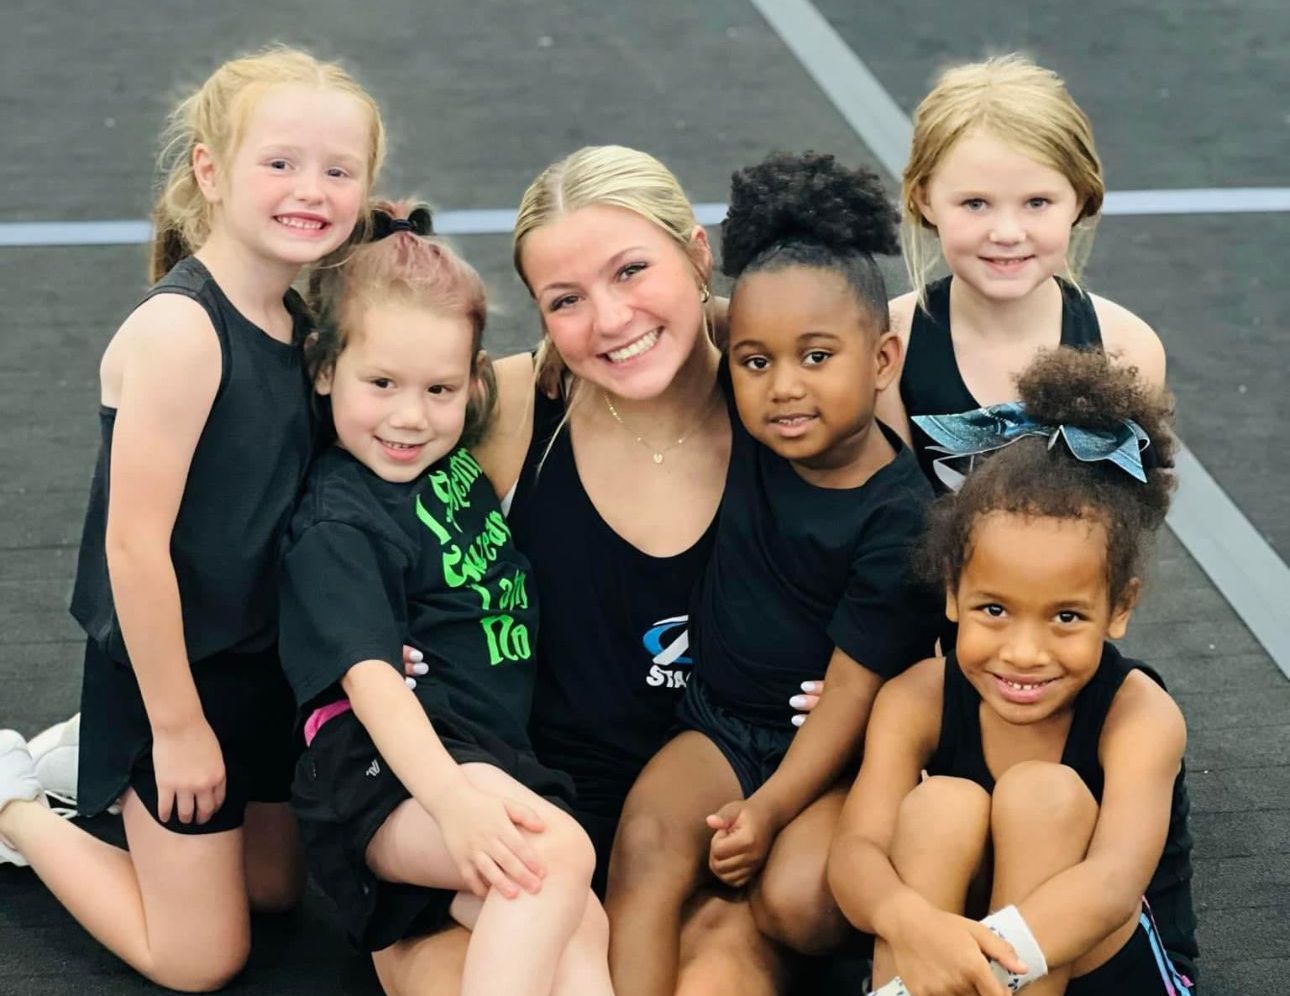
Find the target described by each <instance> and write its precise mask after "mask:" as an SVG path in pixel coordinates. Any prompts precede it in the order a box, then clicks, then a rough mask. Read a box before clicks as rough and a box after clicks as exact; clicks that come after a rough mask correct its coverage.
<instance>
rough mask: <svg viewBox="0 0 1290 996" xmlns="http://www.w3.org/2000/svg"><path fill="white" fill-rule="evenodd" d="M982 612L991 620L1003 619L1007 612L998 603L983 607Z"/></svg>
mask: <svg viewBox="0 0 1290 996" xmlns="http://www.w3.org/2000/svg"><path fill="white" fill-rule="evenodd" d="M980 610H981V611H982V612H984V613H985V614H986V615H987V616H989V617H990V618H991V619H1002V618H1003V615H1004V612H1005V609H1004V607H1003V606H1002V605H1000V604H999V603H998V602H990V603H989V604H987V605H982V606H981V607H980Z"/></svg>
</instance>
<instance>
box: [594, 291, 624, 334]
mask: <svg viewBox="0 0 1290 996" xmlns="http://www.w3.org/2000/svg"><path fill="white" fill-rule="evenodd" d="M590 297H591V306H592V309H593V312H592V321H593V323H594V327H595V331H596V332H598V333H600V334H601V335H606V336H611V335H614V334H616V333H618V332H621V331H623V330H624V329H625V328H626V327H627V326H628V324H630V322H631V319H632V309H631V305H630V304H629V303H628V302H627V300H626V298H625V297H624V295H622V294H618V293H615V292H614V291H613V290H612V289H609V290H604V291H601V292H599V293H596V292H593V293H592V294H591V295H590Z"/></svg>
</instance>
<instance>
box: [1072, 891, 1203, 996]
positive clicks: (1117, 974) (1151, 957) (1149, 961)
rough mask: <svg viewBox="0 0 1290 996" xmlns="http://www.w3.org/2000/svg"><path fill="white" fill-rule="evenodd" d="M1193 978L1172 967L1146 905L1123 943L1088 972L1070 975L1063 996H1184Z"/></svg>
mask: <svg viewBox="0 0 1290 996" xmlns="http://www.w3.org/2000/svg"><path fill="white" fill-rule="evenodd" d="M1191 985H1192V980H1190V979H1187V978H1185V977H1184V976H1183V975H1182V974H1181V973H1180V972H1179V971H1178V969H1177V968H1176V967H1175V965H1174V959H1172V958H1171V957H1170V955H1169V953H1168V952H1167V951H1166V950H1165V947H1164V945H1163V944H1162V943H1161V941H1160V934H1159V933H1158V932H1157V930H1156V926H1155V923H1154V922H1153V921H1152V919H1151V913H1150V911H1149V910H1147V909H1146V907H1145V905H1144V907H1143V910H1142V915H1141V917H1140V918H1139V921H1138V929H1137V930H1135V931H1134V932H1133V934H1132V935H1131V936H1130V937H1129V939H1128V940H1127V941H1125V942H1124V947H1122V948H1120V950H1119V951H1117V952H1116V953H1115V954H1113V955H1112V956H1111V957H1110V959H1109V960H1107V961H1106V962H1105V963H1104V964H1102V965H1099V966H1098V967H1097V968H1095V969H1093V971H1091V972H1089V973H1088V974H1087V975H1081V976H1080V977H1079V978H1076V979H1071V980H1070V982H1069V983H1067V985H1066V996H1186V994H1187V993H1188V992H1190V991H1191Z"/></svg>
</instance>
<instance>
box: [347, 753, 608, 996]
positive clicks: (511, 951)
mask: <svg viewBox="0 0 1290 996" xmlns="http://www.w3.org/2000/svg"><path fill="white" fill-rule="evenodd" d="M462 772H463V774H465V776H466V777H467V778H468V779H470V781H471V782H472V784H474V785H476V786H477V787H478V788H481V789H483V790H485V791H488V792H492V793H495V794H497V795H504V796H507V797H509V798H512V799H516V800H518V801H521V802H524V803H525V804H526V805H529V806H531V807H532V808H533V809H534V810H536V811H537V812H538V814H539V815H540V816H541V817H542V820H543V821H544V823H545V824H546V829H545V830H544V831H542V832H541V833H538V834H531V835H530V834H528V833H527V831H521V832H523V833H525V834H526V835H528V836H529V839H530V841H531V843H532V844H533V846H534V848H535V849H536V850H537V851H538V853H539V855H540V856H541V857H542V859H543V861H544V863H545V864H546V868H547V874H546V877H545V878H544V879H543V880H542V888H541V891H539V892H538V893H537V894H536V895H533V894H531V893H527V892H521V893H520V895H519V896H517V897H516V898H514V899H507V898H506V897H504V896H502V895H501V894H500V893H498V892H497V891H496V890H493V891H490V892H489V894H488V895H487V896H486V897H485V898H484V901H483V906H482V907H481V908H480V910H479V913H478V919H477V921H476V923H475V927H474V933H473V935H472V937H471V942H470V945H469V948H468V950H467V952H466V957H465V963H464V967H463V972H462V984H461V991H462V994H463V996H474V994H491V993H498V992H505V993H508V994H515V996H525V994H532V996H548V994H549V993H550V992H551V987H552V985H553V983H554V980H555V975H556V968H557V966H558V965H559V963H560V960H561V958H562V957H563V956H564V953H565V950H566V947H567V946H568V945H569V942H570V940H571V939H572V938H573V936H574V934H575V933H576V932H577V930H578V928H579V927H580V925H581V924H582V923H583V918H584V914H585V913H586V908H587V897H588V896H589V895H590V890H589V883H590V881H591V870H592V867H593V865H594V863H595V855H594V854H593V852H592V849H591V842H590V841H588V840H587V837H586V834H585V833H583V831H582V828H581V827H579V826H578V825H577V823H575V822H574V821H573V819H572V818H571V817H570V816H568V815H567V814H566V813H564V812H562V811H561V810H559V809H557V808H556V807H555V806H553V805H551V804H550V803H549V802H547V801H546V800H545V799H543V798H541V797H540V796H538V795H536V794H535V793H533V792H531V791H530V790H529V789H527V788H525V787H524V786H523V785H521V784H520V783H519V782H517V781H515V779H513V778H511V777H510V776H509V775H507V774H505V773H504V772H502V771H500V770H499V769H497V768H494V767H492V766H491V765H482V764H466V765H462ZM367 860H368V865H369V866H370V867H371V868H372V870H373V871H374V872H375V873H376V874H377V875H378V876H380V877H381V878H384V879H387V880H389V881H402V882H410V883H413V884H416V885H425V886H430V887H435V888H457V889H460V888H462V887H463V885H464V883H463V881H462V880H461V877H460V873H459V872H458V871H457V869H456V866H455V864H454V863H453V861H452V859H451V857H450V855H449V854H448V851H447V848H446V847H445V846H444V844H443V836H442V834H441V833H440V831H439V826H438V824H437V823H435V821H434V820H433V819H431V818H430V816H429V814H428V813H426V812H425V810H424V809H422V808H421V806H420V805H419V804H417V803H416V802H415V801H413V800H408V801H407V802H405V803H403V805H401V806H399V807H398V808H397V809H396V810H395V811H394V812H393V813H391V814H390V816H389V818H388V819H387V820H386V821H385V823H384V824H383V825H382V827H381V829H380V830H378V831H377V833H376V835H375V836H374V837H373V838H372V841H371V843H370V844H369V845H368V850H367ZM388 950H389V949H387V951H388ZM579 950H583V949H582V948H580V949H579ZM410 951H411V956H414V955H415V954H416V953H417V952H418V951H419V949H416V948H412V949H410ZM407 953H408V952H404V954H407ZM601 957H602V958H603V957H604V955H603V951H602V954H601ZM382 961H383V963H384V967H385V968H386V970H387V971H388V973H389V974H390V975H391V976H392V977H396V978H398V979H400V980H402V981H405V982H408V983H410V984H411V985H412V987H413V989H414V990H415V991H421V990H420V989H417V987H418V986H420V985H421V980H420V979H419V978H417V977H415V976H411V975H410V973H408V971H407V970H408V969H409V967H410V966H409V964H408V963H407V960H406V959H404V962H403V963H402V964H400V958H399V954H397V953H396V954H394V955H393V956H392V957H385V958H383V959H382Z"/></svg>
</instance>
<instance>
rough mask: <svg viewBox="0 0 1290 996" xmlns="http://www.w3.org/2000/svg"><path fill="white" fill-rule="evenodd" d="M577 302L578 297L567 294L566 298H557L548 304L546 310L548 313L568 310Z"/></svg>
mask: <svg viewBox="0 0 1290 996" xmlns="http://www.w3.org/2000/svg"><path fill="white" fill-rule="evenodd" d="M577 300H578V299H577V297H576V296H574V295H573V294H566V295H565V296H564V297H557V298H555V299H553V300H552V301H550V302H549V303H548V304H547V306H546V310H547V311H559V310H561V309H562V308H567V307H569V306H570V305H571V304H573V303H574V302H575V301H577Z"/></svg>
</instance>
